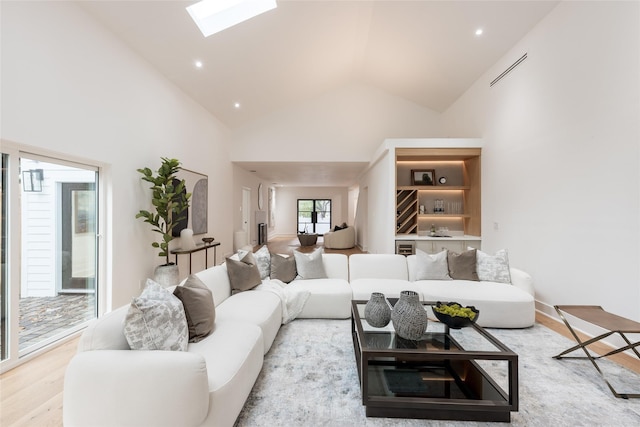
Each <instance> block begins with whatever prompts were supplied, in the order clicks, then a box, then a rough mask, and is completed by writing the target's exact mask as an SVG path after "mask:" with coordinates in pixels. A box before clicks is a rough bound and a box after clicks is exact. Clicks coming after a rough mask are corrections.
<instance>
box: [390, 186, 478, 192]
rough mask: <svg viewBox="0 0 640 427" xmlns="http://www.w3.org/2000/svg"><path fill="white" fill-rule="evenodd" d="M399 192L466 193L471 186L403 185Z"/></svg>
mask: <svg viewBox="0 0 640 427" xmlns="http://www.w3.org/2000/svg"><path fill="white" fill-rule="evenodd" d="M398 190H417V191H465V190H471V187H470V186H469V185H463V186H457V185H403V186H401V187H398Z"/></svg>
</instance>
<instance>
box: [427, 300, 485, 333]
mask: <svg viewBox="0 0 640 427" xmlns="http://www.w3.org/2000/svg"><path fill="white" fill-rule="evenodd" d="M433 314H435V315H436V317H437V318H438V320H439V321H441V322H442V323H444V324H445V325H447V326H449V327H450V328H452V329H460V328H464V327H466V326H470V325H471V324H473V323H476V321H477V320H478V317H479V316H480V310H478V309H477V308H475V307H474V306H472V305H468V306H466V307H462V306H461V305H460V304H458V303H457V302H448V303H443V302H440V301H438V302H437V303H436V305H435V306H434V307H433Z"/></svg>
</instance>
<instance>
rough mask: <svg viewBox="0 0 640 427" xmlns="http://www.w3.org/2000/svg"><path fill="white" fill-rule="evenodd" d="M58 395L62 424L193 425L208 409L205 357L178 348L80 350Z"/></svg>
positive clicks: (198, 421)
mask: <svg viewBox="0 0 640 427" xmlns="http://www.w3.org/2000/svg"><path fill="white" fill-rule="evenodd" d="M63 400H64V401H63V418H64V425H65V427H72V426H89V425H90V426H94V427H95V426H142V425H147V426H177V425H179V426H185V427H186V426H197V425H200V424H201V423H202V422H203V420H204V419H205V417H206V416H207V413H208V411H209V384H208V376H207V367H206V362H205V360H204V358H203V357H202V356H200V355H197V354H193V353H188V352H182V351H134V350H96V351H86V352H82V353H79V354H77V355H76V356H74V358H73V359H72V360H71V362H70V363H69V366H68V367H67V371H66V373H65V379H64V395H63Z"/></svg>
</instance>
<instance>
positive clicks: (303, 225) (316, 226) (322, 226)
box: [298, 199, 331, 234]
mask: <svg viewBox="0 0 640 427" xmlns="http://www.w3.org/2000/svg"><path fill="white" fill-rule="evenodd" d="M328 231H331V200H330V199H298V233H301V232H306V233H315V234H324V233H326V232H328Z"/></svg>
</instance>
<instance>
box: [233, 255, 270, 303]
mask: <svg viewBox="0 0 640 427" xmlns="http://www.w3.org/2000/svg"><path fill="white" fill-rule="evenodd" d="M226 264H227V272H228V273H229V282H230V283H231V291H232V293H233V292H241V291H248V290H249V289H252V288H254V287H256V286H258V285H259V284H260V283H261V282H262V279H260V271H259V270H258V266H257V264H256V260H255V258H254V257H253V254H252V253H251V252H247V253H245V254H244V256H243V257H242V258H240V261H236V260H234V259H232V258H227V262H226Z"/></svg>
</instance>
